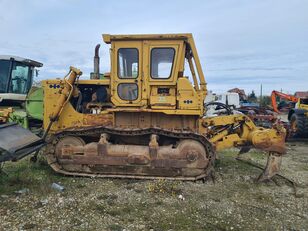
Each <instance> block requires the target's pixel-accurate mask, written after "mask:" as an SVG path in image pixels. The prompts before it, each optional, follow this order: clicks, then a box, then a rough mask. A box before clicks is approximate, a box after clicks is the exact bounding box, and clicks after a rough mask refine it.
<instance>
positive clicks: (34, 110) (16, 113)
mask: <svg viewBox="0 0 308 231" xmlns="http://www.w3.org/2000/svg"><path fill="white" fill-rule="evenodd" d="M42 66H43V64H42V63H40V62H37V61H34V60H31V59H26V58H21V57H17V56H8V55H0V123H5V122H8V121H14V122H17V123H18V124H20V125H22V126H23V127H25V128H30V127H31V128H34V127H36V128H38V127H41V126H42V120H43V89H42V88H40V87H34V86H33V81H34V76H37V75H38V69H37V68H40V67H42ZM35 124H37V126H35Z"/></svg>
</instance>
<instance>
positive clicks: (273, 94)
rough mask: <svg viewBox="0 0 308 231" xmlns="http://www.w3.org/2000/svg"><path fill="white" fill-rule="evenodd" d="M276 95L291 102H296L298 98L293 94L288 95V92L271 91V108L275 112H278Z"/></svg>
mask: <svg viewBox="0 0 308 231" xmlns="http://www.w3.org/2000/svg"><path fill="white" fill-rule="evenodd" d="M277 96H278V97H280V98H283V99H286V100H289V101H291V102H294V103H296V102H297V101H298V98H297V97H295V96H292V95H288V94H285V93H282V92H279V91H272V94H271V100H272V106H273V110H274V111H275V112H277V113H280V112H279V110H278V107H277V101H276V97H277Z"/></svg>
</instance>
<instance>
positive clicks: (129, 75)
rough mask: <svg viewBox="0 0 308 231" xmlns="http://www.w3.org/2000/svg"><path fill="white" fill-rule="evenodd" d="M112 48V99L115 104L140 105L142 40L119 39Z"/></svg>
mask: <svg viewBox="0 0 308 231" xmlns="http://www.w3.org/2000/svg"><path fill="white" fill-rule="evenodd" d="M112 49H113V54H114V55H113V62H112V81H111V88H112V89H111V90H112V97H111V101H112V102H113V104H114V105H115V106H140V105H141V93H142V89H141V88H142V86H141V79H142V42H141V41H117V42H115V43H114V44H113V48H112Z"/></svg>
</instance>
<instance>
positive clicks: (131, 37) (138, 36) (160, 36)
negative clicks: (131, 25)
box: [103, 33, 192, 44]
mask: <svg viewBox="0 0 308 231" xmlns="http://www.w3.org/2000/svg"><path fill="white" fill-rule="evenodd" d="M189 38H192V34H191V33H183V34H134V35H111V34H103V40H104V42H105V43H107V44H109V43H111V42H112V41H126V40H127V41H128V40H188V39H189Z"/></svg>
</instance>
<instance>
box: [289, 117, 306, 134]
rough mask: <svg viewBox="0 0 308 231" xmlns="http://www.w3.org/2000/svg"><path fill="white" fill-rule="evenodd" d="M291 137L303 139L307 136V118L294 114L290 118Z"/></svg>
mask: <svg viewBox="0 0 308 231" xmlns="http://www.w3.org/2000/svg"><path fill="white" fill-rule="evenodd" d="M290 130H291V136H293V137H297V138H304V137H307V136H308V118H307V117H305V115H299V114H296V113H294V114H293V115H292V116H291V118H290Z"/></svg>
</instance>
